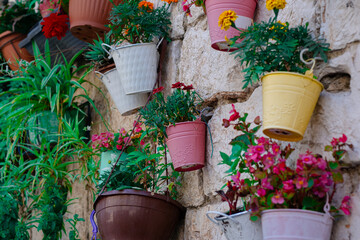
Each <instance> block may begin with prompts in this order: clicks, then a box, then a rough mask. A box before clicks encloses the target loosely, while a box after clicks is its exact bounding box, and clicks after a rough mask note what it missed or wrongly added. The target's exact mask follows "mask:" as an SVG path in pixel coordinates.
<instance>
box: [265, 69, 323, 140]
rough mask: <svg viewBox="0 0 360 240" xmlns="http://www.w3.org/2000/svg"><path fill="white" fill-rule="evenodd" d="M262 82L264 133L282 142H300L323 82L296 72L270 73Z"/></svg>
mask: <svg viewBox="0 0 360 240" xmlns="http://www.w3.org/2000/svg"><path fill="white" fill-rule="evenodd" d="M261 81H262V86H263V89H262V91H263V132H264V134H265V135H267V136H269V137H271V138H275V139H278V140H282V141H293V142H296V141H300V140H301V139H302V138H303V135H304V133H305V130H306V127H307V125H308V123H309V121H310V118H311V115H312V113H313V111H314V109H315V106H316V103H317V101H318V98H319V96H320V92H321V91H322V90H323V88H324V87H323V85H322V84H321V83H320V82H319V81H317V80H315V79H314V78H311V77H309V76H306V75H302V74H298V73H292V72H273V73H269V74H266V75H265V76H264V77H263V78H262V79H261Z"/></svg>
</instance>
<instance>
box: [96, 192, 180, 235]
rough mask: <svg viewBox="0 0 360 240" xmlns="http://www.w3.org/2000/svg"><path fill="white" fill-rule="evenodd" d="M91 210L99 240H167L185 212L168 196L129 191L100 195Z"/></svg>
mask: <svg viewBox="0 0 360 240" xmlns="http://www.w3.org/2000/svg"><path fill="white" fill-rule="evenodd" d="M94 209H95V211H96V219H97V223H98V226H99V231H100V236H101V239H102V240H115V239H128V240H130V239H134V240H135V239H136V240H140V239H144V240H145V239H146V240H169V239H170V236H171V234H172V232H173V231H174V229H175V227H176V225H177V224H178V222H179V221H180V219H181V218H182V217H183V213H184V212H185V209H184V208H183V207H182V206H181V205H180V204H179V203H178V202H176V201H174V200H172V199H171V198H170V197H166V196H163V195H159V194H156V193H150V192H146V191H140V190H130V189H126V190H122V191H110V192H106V193H103V194H101V195H100V196H99V197H98V198H97V200H96V201H95V203H94Z"/></svg>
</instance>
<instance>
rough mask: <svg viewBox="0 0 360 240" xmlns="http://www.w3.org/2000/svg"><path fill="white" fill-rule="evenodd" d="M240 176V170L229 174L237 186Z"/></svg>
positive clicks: (238, 185)
mask: <svg viewBox="0 0 360 240" xmlns="http://www.w3.org/2000/svg"><path fill="white" fill-rule="evenodd" d="M240 177H241V174H240V172H237V173H236V175H232V176H231V179H232V180H233V182H234V183H235V186H237V187H240Z"/></svg>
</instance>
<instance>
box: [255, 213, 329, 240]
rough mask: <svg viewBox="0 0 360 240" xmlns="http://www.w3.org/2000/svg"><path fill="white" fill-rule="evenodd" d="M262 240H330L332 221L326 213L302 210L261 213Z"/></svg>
mask: <svg viewBox="0 0 360 240" xmlns="http://www.w3.org/2000/svg"><path fill="white" fill-rule="evenodd" d="M261 223H262V230H263V235H264V240H279V239H281V240H294V239H296V240H309V239H316V240H330V237H331V229H332V224H333V219H332V217H331V216H330V214H328V213H319V212H315V211H309V210H302V209H271V210H265V211H263V212H262V213H261Z"/></svg>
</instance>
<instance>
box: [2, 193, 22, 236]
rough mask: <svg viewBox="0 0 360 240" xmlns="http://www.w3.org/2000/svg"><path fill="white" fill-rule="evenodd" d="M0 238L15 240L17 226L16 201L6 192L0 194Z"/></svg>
mask: <svg viewBox="0 0 360 240" xmlns="http://www.w3.org/2000/svg"><path fill="white" fill-rule="evenodd" d="M0 206H1V208H0V238H1V239H15V234H16V231H15V229H16V225H17V224H18V218H19V217H18V206H17V202H16V200H15V199H14V198H13V197H12V196H11V195H10V194H9V193H6V192H2V193H0Z"/></svg>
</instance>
